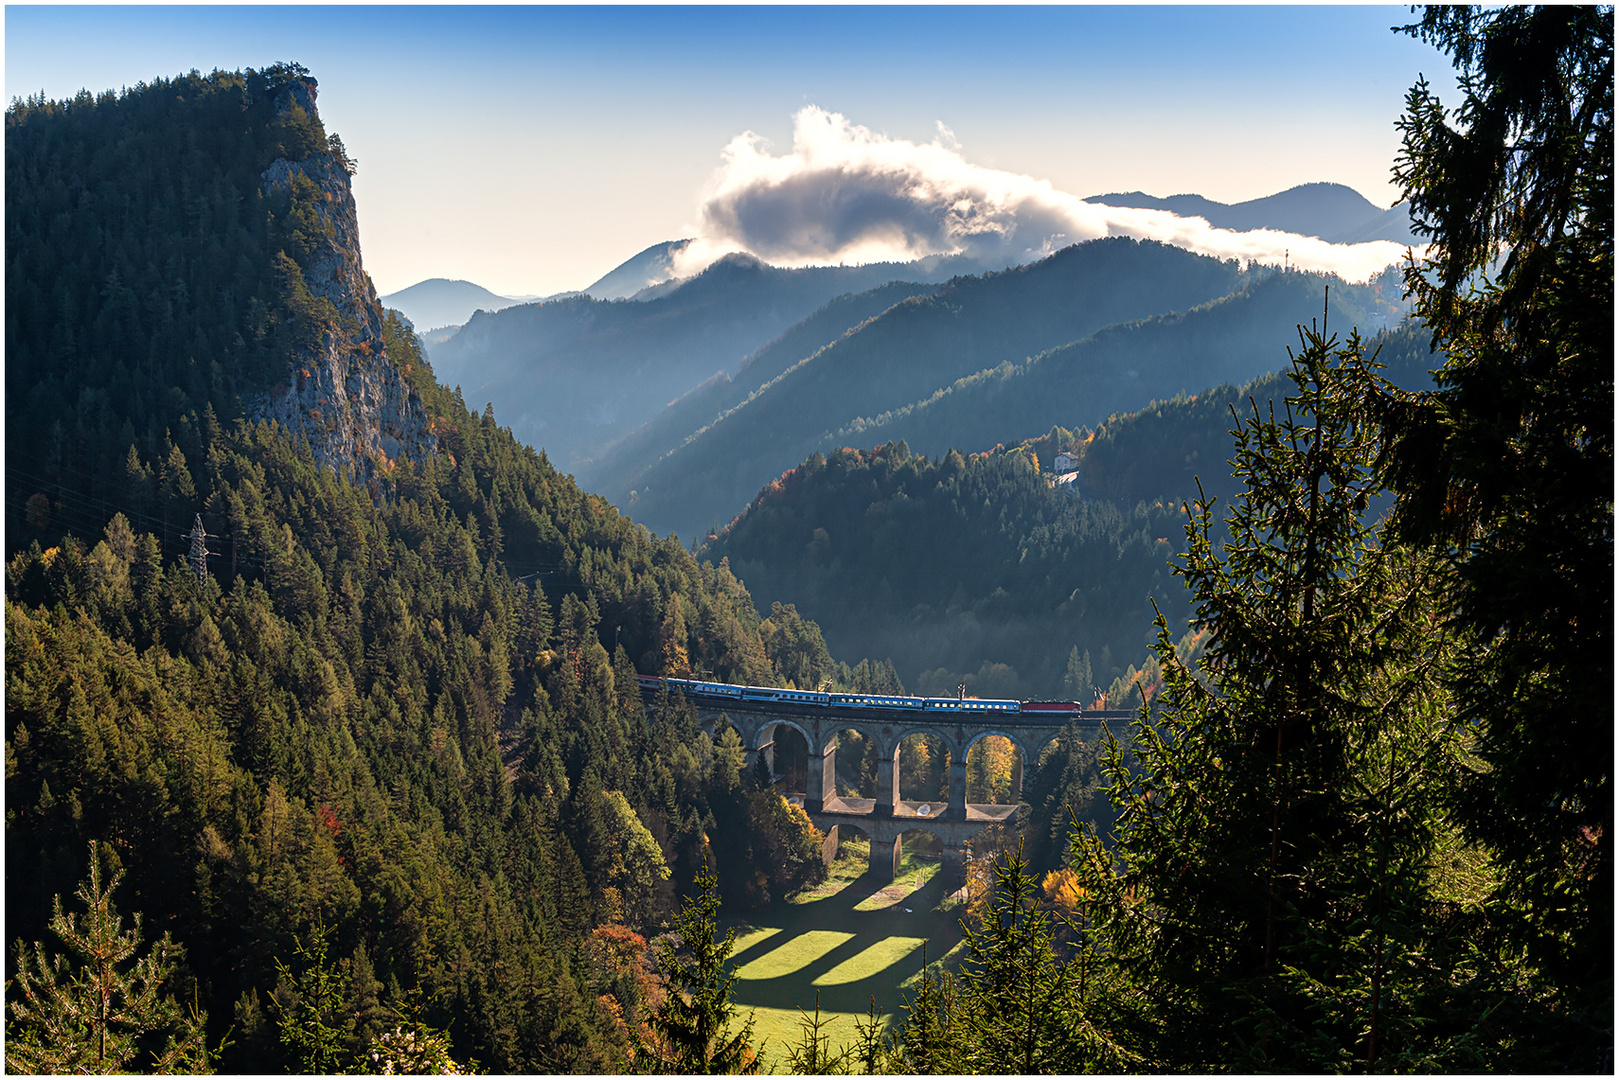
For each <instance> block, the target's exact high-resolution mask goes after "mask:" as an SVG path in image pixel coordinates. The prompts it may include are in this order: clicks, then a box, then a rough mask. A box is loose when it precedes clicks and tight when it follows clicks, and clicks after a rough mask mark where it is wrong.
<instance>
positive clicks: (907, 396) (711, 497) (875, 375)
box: [606, 239, 1242, 533]
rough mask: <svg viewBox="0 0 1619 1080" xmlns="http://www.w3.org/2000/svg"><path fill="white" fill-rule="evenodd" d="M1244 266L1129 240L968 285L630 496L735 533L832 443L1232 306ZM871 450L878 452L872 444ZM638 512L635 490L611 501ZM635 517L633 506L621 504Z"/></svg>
mask: <svg viewBox="0 0 1619 1080" xmlns="http://www.w3.org/2000/svg"><path fill="white" fill-rule="evenodd" d="M1241 277H1242V271H1240V270H1239V269H1238V267H1237V265H1236V264H1235V263H1234V262H1221V261H1220V260H1218V259H1212V258H1209V257H1207V256H1201V255H1194V254H1192V253H1190V252H1186V251H1183V250H1181V249H1179V248H1172V247H1167V246H1165V245H1162V244H1157V243H1151V242H1144V241H1136V240H1129V239H1110V240H1100V241H1093V242H1090V243H1086V244H1077V245H1075V246H1073V247H1070V248H1067V249H1065V250H1063V251H1060V252H1058V253H1057V254H1055V255H1053V256H1051V257H1050V258H1048V259H1045V260H1042V261H1041V262H1039V263H1034V264H1031V265H1028V266H1020V267H1016V268H1014V269H1011V270H1006V271H1003V272H1001V273H998V274H985V275H983V276H981V277H967V278H957V279H954V280H952V281H951V282H949V283H947V284H946V285H945V286H943V287H941V288H939V289H937V290H935V291H934V292H932V293H930V294H928V295H926V296H918V297H914V298H912V299H910V300H907V301H905V302H903V303H901V304H897V305H895V306H894V307H892V308H890V309H888V310H887V311H885V312H884V313H883V314H882V315H880V316H878V317H877V318H875V319H872V320H870V321H868V322H866V323H864V324H862V325H861V326H860V327H859V328H858V330H857V331H855V332H854V333H851V334H849V335H847V336H846V337H844V338H841V339H839V340H838V341H836V342H834V343H832V344H831V345H828V346H827V347H826V348H824V349H822V350H820V351H819V352H818V353H816V354H814V355H813V356H809V357H806V358H805V359H803V360H802V361H800V362H799V363H797V364H795V365H794V366H793V367H791V368H789V369H788V370H787V371H786V372H784V373H783V374H782V375H781V376H780V377H778V378H777V379H775V380H774V381H772V382H771V383H769V384H768V385H766V386H765V387H764V388H763V389H762V390H760V391H759V392H758V393H756V394H754V395H753V396H752V397H751V398H750V399H749V400H747V401H746V402H745V403H744V404H742V405H740V406H738V407H736V408H734V409H732V410H731V411H730V412H728V413H726V414H725V415H724V416H722V417H721V418H720V419H719V420H717V421H715V422H714V423H713V424H711V425H710V426H709V427H708V428H707V429H706V430H704V431H702V432H701V433H699V434H698V435H697V436H696V437H694V438H692V439H691V440H690V441H689V442H687V443H685V444H684V445H683V446H681V447H680V448H679V449H678V450H676V451H674V452H673V453H670V454H669V455H667V456H666V457H664V458H662V459H661V460H659V461H657V462H654V463H651V464H650V466H649V467H648V468H647V470H646V472H645V473H644V474H643V475H641V476H639V477H636V478H635V479H634V480H632V481H630V482H629V483H630V484H631V486H632V487H633V488H634V489H635V490H636V492H637V495H636V497H635V498H634V499H633V500H630V501H629V503H628V505H629V506H630V507H633V509H632V510H631V512H632V513H634V514H635V515H636V517H637V519H638V520H644V521H646V522H647V523H648V524H650V525H652V527H654V528H659V529H673V530H675V531H677V532H681V533H689V532H691V531H693V530H706V529H708V528H710V527H711V526H712V525H714V524H715V523H716V522H718V523H723V522H725V521H727V520H729V519H730V518H731V517H732V516H733V515H734V514H735V513H736V509H737V508H738V507H740V506H741V505H742V504H743V503H744V502H745V501H746V500H747V499H748V497H749V496H750V495H751V494H752V493H753V492H754V491H757V490H758V488H759V486H760V485H761V484H763V483H765V482H767V481H768V480H769V479H770V478H771V477H772V476H775V475H777V474H779V473H780V472H781V471H782V470H783V469H787V468H791V467H792V466H793V465H795V464H796V463H798V462H800V461H802V460H804V458H805V457H806V456H808V455H809V454H810V453H811V452H813V451H815V450H822V451H825V450H830V449H832V448H834V447H836V446H838V445H840V444H839V443H837V442H836V441H833V439H832V433H833V432H835V431H837V430H839V429H841V428H842V427H843V426H845V425H846V424H848V423H849V422H851V421H853V420H855V419H856V418H857V417H860V416H872V415H876V414H879V413H881V412H883V411H885V410H889V409H895V408H901V407H903V406H905V405H909V404H911V403H912V402H914V401H917V400H920V399H924V398H926V397H927V396H928V395H930V394H932V393H933V392H934V391H936V390H938V389H939V388H940V387H944V386H948V385H950V384H951V383H952V382H954V381H955V380H956V379H959V378H962V377H963V376H967V375H971V374H972V373H974V372H977V371H981V370H983V369H984V368H988V367H994V366H995V365H996V364H998V363H1000V362H1002V361H1007V360H1010V361H1020V360H1022V359H1024V358H1025V357H1027V356H1030V355H1033V354H1035V353H1039V352H1043V351H1045V350H1046V349H1049V348H1052V347H1054V346H1056V345H1061V344H1066V343H1067V342H1070V341H1074V340H1076V339H1078V338H1082V337H1085V336H1086V335H1088V334H1091V333H1094V332H1095V331H1096V330H1098V329H1100V328H1101V327H1103V326H1106V325H1108V324H1110V323H1115V322H1124V321H1129V320H1134V319H1141V318H1146V317H1148V316H1151V315H1155V314H1157V313H1159V312H1162V311H1172V310H1181V309H1184V308H1188V307H1192V306H1195V305H1197V304H1201V303H1205V302H1207V301H1209V300H1212V299H1214V298H1216V297H1220V296H1224V295H1225V294H1226V293H1228V292H1230V291H1231V290H1232V289H1234V288H1236V287H1237V286H1238V284H1239V282H1240V280H1241ZM867 445H870V444H867ZM606 493H607V494H608V495H609V496H610V497H614V498H618V499H621V500H622V499H627V498H628V491H621V492H615V491H610V490H609V491H607V492H606ZM621 505H623V503H622V502H621Z"/></svg>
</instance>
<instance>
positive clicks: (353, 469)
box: [249, 78, 438, 481]
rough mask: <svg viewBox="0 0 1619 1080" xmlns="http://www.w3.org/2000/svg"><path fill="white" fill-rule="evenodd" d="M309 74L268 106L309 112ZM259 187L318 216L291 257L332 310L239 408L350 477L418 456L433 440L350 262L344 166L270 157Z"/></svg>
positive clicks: (360, 274) (373, 297) (354, 246)
mask: <svg viewBox="0 0 1619 1080" xmlns="http://www.w3.org/2000/svg"><path fill="white" fill-rule="evenodd" d="M315 95H316V83H315V80H314V79H312V78H302V79H296V80H294V81H292V82H291V83H289V84H287V85H286V86H285V87H283V88H282V89H281V92H280V95H279V96H278V98H277V100H276V111H277V114H278V115H280V114H284V113H286V112H289V111H291V110H293V108H294V106H296V107H298V108H302V109H303V110H304V111H305V112H307V113H309V114H310V115H311V116H314V115H316V113H315ZM263 178H264V186H265V190H266V192H267V193H268V192H273V191H278V190H279V191H285V192H288V193H292V194H296V193H297V189H299V188H300V187H303V185H302V184H301V183H300V181H307V182H308V183H309V184H311V185H313V188H314V190H313V193H312V196H313V197H312V199H311V198H309V197H308V196H310V195H311V193H310V192H309V191H308V190H307V189H305V191H304V196H305V197H304V198H303V203H304V204H305V205H311V204H312V208H313V212H314V215H315V216H316V218H317V219H318V220H319V223H320V227H321V228H320V235H318V236H315V237H313V244H312V247H311V249H310V250H309V251H308V253H307V254H306V255H305V256H304V257H303V258H302V259H300V260H298V262H299V269H300V270H301V271H302V275H303V284H304V286H305V288H307V290H308V292H309V294H310V296H311V297H313V298H314V299H315V300H317V301H320V300H325V301H328V302H330V304H331V307H332V310H333V312H334V313H335V317H334V318H330V319H328V320H326V322H327V325H326V326H325V327H324V330H323V331H322V333H321V335H320V342H319V345H318V346H316V347H315V348H313V349H306V350H305V351H303V352H302V353H300V354H299V355H298V357H297V358H296V359H295V361H294V363H293V369H292V373H291V376H290V378H289V380H288V382H287V385H286V388H285V389H284V390H282V389H277V390H274V391H271V392H269V393H267V394H265V395H263V396H261V397H260V398H259V400H257V401H255V402H253V403H251V404H250V407H249V416H250V418H252V419H255V420H273V421H276V422H277V423H279V424H280V425H281V426H282V427H283V428H285V429H286V430H287V431H288V432H290V433H291V434H292V435H293V436H294V437H298V436H302V437H304V438H307V439H308V440H309V445H310V448H311V450H313V452H314V455H315V460H316V461H318V462H320V463H321V464H322V465H326V466H328V467H330V468H332V469H334V470H336V471H337V472H338V473H340V474H341V473H344V472H347V473H348V475H350V476H351V477H353V478H354V479H355V480H359V481H363V480H365V479H368V478H370V477H371V476H372V475H374V474H375V472H376V471H377V470H379V469H381V470H387V469H388V468H390V467H391V464H392V462H393V461H395V460H396V459H398V458H400V457H406V458H409V459H411V460H413V461H420V460H422V459H423V458H425V457H427V456H428V455H430V454H432V453H433V452H434V451H435V450H436V449H437V442H438V440H437V438H436V437H435V436H434V434H433V432H432V430H431V424H430V421H429V417H428V416H427V413H426V410H425V409H424V408H423V406H422V401H421V398H420V396H419V395H418V394H417V393H416V391H415V390H414V389H413V388H412V387H411V385H410V384H409V383H408V382H407V381H406V380H405V378H404V376H403V374H402V373H401V372H400V370H399V367H398V365H397V364H396V363H395V362H394V360H393V359H392V358H391V357H389V355H388V351H387V349H386V347H385V346H384V342H383V334H382V305H381V304H380V303H379V301H378V299H377V292H376V289H375V287H374V286H373V285H372V284H371V279H370V278H369V277H368V276H367V275H366V273H365V270H364V268H363V267H362V266H361V264H360V227H359V219H358V216H357V214H356V212H355V207H354V194H353V190H352V188H351V186H350V181H349V174H348V171H347V169H346V168H345V165H344V163H343V162H342V161H341V160H340V159H339V158H338V156H337V155H336V154H333V153H330V152H325V151H321V152H316V153H313V154H310V155H309V156H308V157H306V158H305V159H304V160H302V161H288V160H286V159H285V158H280V159H277V160H276V161H275V162H274V163H272V164H271V166H270V167H269V168H268V169H266V170H265V171H264V173H263Z"/></svg>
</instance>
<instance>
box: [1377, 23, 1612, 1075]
mask: <svg viewBox="0 0 1619 1080" xmlns="http://www.w3.org/2000/svg"><path fill="white" fill-rule="evenodd" d="M1404 29H1405V31H1406V32H1409V33H1412V34H1413V35H1415V36H1418V37H1421V38H1422V39H1423V40H1424V41H1427V42H1428V43H1430V44H1432V45H1435V46H1436V47H1438V48H1439V49H1441V50H1442V51H1443V52H1445V53H1446V54H1448V55H1449V56H1450V57H1452V58H1453V59H1454V60H1455V62H1456V65H1457V67H1458V69H1459V71H1460V73H1461V77H1460V85H1461V91H1462V95H1463V100H1462V103H1461V105H1460V107H1459V108H1456V109H1454V110H1447V109H1445V108H1444V106H1443V105H1442V103H1441V102H1440V101H1439V99H1438V98H1437V97H1435V96H1434V95H1433V94H1431V93H1430V91H1429V88H1428V84H1427V83H1426V81H1420V82H1418V84H1417V85H1416V86H1415V87H1413V88H1412V90H1411V91H1410V94H1409V95H1408V97H1407V104H1406V111H1405V115H1404V117H1403V118H1402V119H1401V121H1400V125H1399V126H1400V128H1401V130H1402V133H1403V136H1404V139H1403V147H1402V150H1401V153H1400V156H1399V158H1398V159H1397V161H1396V166H1395V179H1396V181H1397V182H1398V183H1400V185H1401V186H1402V188H1403V190H1404V193H1405V195H1406V197H1407V198H1408V199H1409V200H1410V203H1411V207H1412V219H1413V222H1414V227H1415V229H1416V231H1417V232H1418V233H1419V234H1420V235H1422V236H1424V237H1425V238H1426V239H1427V240H1428V241H1429V247H1428V250H1427V254H1426V257H1425V258H1423V259H1421V260H1419V261H1415V262H1413V263H1412V264H1411V265H1410V266H1409V267H1408V269H1407V272H1406V283H1407V286H1408V288H1409V289H1410V291H1411V293H1412V294H1413V297H1414V300H1415V308H1416V312H1417V314H1418V315H1419V316H1420V318H1421V320H1422V322H1423V324H1424V325H1425V326H1426V328H1427V329H1428V330H1430V331H1431V332H1432V334H1433V340H1434V346H1435V348H1436V349H1437V350H1438V351H1439V352H1440V353H1441V354H1442V358H1443V363H1442V365H1441V366H1440V367H1439V370H1438V371H1437V373H1436V374H1437V381H1438V383H1439V386H1438V389H1436V390H1432V391H1428V392H1426V393H1405V394H1402V393H1395V392H1386V391H1382V390H1380V389H1379V388H1378V387H1375V386H1372V387H1365V388H1361V389H1360V392H1359V393H1360V400H1361V402H1362V403H1363V404H1364V406H1365V407H1366V411H1367V414H1368V415H1369V416H1370V417H1371V418H1372V419H1373V420H1374V421H1375V422H1376V424H1377V426H1378V427H1379V428H1380V429H1381V430H1380V435H1381V438H1382V441H1383V445H1384V453H1383V456H1382V459H1381V461H1380V464H1381V466H1382V467H1383V469H1384V472H1385V474H1386V477H1387V483H1388V485H1389V487H1390V488H1391V489H1392V490H1393V491H1395V492H1396V493H1397V494H1398V496H1399V499H1398V503H1397V521H1398V524H1399V526H1400V530H1401V534H1402V536H1404V537H1405V538H1406V539H1407V540H1409V541H1412V542H1416V543H1421V544H1423V545H1425V546H1427V547H1429V548H1430V549H1432V550H1434V551H1436V552H1438V553H1439V554H1441V555H1442V556H1445V557H1447V558H1449V559H1450V560H1451V561H1452V562H1453V563H1454V565H1455V568H1456V573H1455V575H1454V576H1453V577H1452V578H1451V579H1449V581H1447V583H1446V584H1447V588H1446V593H1445V602H1446V604H1447V607H1449V608H1450V609H1451V611H1452V612H1453V616H1452V617H1453V621H1454V624H1455V626H1456V627H1457V629H1458V630H1459V631H1461V632H1463V633H1465V634H1467V635H1468V636H1469V638H1470V642H1471V643H1470V645H1469V647H1468V648H1467V649H1466V650H1464V651H1462V652H1461V653H1459V654H1458V660H1457V663H1456V664H1455V666H1454V668H1453V670H1452V673H1451V680H1450V681H1451V685H1452V686H1453V687H1454V689H1455V693H1456V697H1457V702H1458V706H1459V713H1460V715H1461V717H1462V718H1463V719H1464V720H1465V721H1466V722H1467V723H1469V724H1471V725H1474V726H1475V727H1476V729H1477V731H1478V735H1479V746H1478V751H1479V754H1480V756H1481V757H1482V758H1483V759H1484V761H1485V762H1486V763H1487V764H1488V766H1489V767H1488V768H1487V769H1485V770H1481V771H1479V772H1478V773H1476V774H1474V775H1473V776H1472V777H1471V778H1470V779H1469V781H1468V783H1467V784H1466V786H1465V789H1464V792H1463V795H1462V797H1461V799H1460V802H1459V805H1460V808H1461V810H1462V812H1463V815H1464V818H1465V821H1466V824H1467V827H1468V831H1469V834H1470V835H1471V836H1472V837H1474V838H1476V839H1478V840H1480V841H1483V842H1485V843H1487V844H1488V845H1489V846H1490V848H1491V849H1492V850H1493V851H1494V852H1495V853H1496V855H1497V856H1498V861H1499V863H1500V865H1501V867H1502V869H1503V872H1504V874H1505V878H1504V881H1503V883H1502V888H1501V889H1500V890H1499V892H1498V894H1497V900H1498V901H1499V902H1500V903H1501V904H1503V905H1506V907H1508V908H1510V909H1511V911H1512V912H1514V913H1515V914H1514V915H1513V917H1512V920H1511V921H1513V922H1515V923H1516V926H1517V927H1518V930H1519V931H1520V932H1519V933H1518V935H1517V936H1518V937H1519V938H1520V939H1521V940H1522V941H1523V942H1524V944H1525V946H1526V947H1527V948H1528V949H1530V951H1531V956H1532V959H1533V961H1534V963H1535V964H1536V965H1537V966H1538V967H1539V968H1540V969H1541V970H1542V971H1543V972H1544V974H1545V976H1546V977H1547V978H1548V979H1549V980H1550V982H1551V984H1552V985H1554V986H1555V987H1557V991H1558V993H1560V994H1564V995H1566V996H1567V1002H1568V1003H1569V1004H1575V1003H1578V1007H1580V1008H1584V1009H1588V1010H1590V1013H1591V1020H1592V1021H1593V1023H1594V1024H1595V1027H1596V1031H1597V1034H1595V1036H1594V1037H1595V1039H1596V1042H1597V1043H1598V1044H1601V1045H1606V1046H1609V1047H1611V1042H1612V1036H1611V1030H1612V1028H1611V1017H1612V1008H1613V1006H1612V1002H1613V921H1614V916H1613V889H1614V885H1613V829H1614V821H1613V782H1612V763H1613V643H1612V631H1613V591H1614V586H1613V415H1614V414H1613V372H1614V358H1613V340H1614V315H1613V208H1614V192H1613V164H1614V149H1613V86H1614V75H1613V30H1614V12H1613V8H1612V7H1611V6H1591V5H1571V6H1546V7H1526V6H1505V7H1498V8H1489V7H1468V6H1443V7H1439V6H1436V7H1430V8H1428V9H1426V10H1425V11H1424V13H1423V16H1422V19H1421V21H1420V22H1419V23H1418V24H1416V25H1414V26H1410V27H1406V28H1404ZM1604 1029H1605V1030H1606V1031H1607V1032H1608V1034H1606V1035H1603V1034H1600V1032H1601V1031H1602V1030H1604ZM1593 1052H1596V1053H1602V1052H1603V1051H1601V1050H1600V1049H1598V1048H1597V1047H1595V1046H1594V1047H1593ZM1608 1053H1609V1055H1610V1056H1609V1058H1608V1060H1609V1062H1610V1063H1611V1051H1608ZM1588 1063H1589V1062H1588ZM1570 1064H1571V1065H1572V1064H1573V1063H1572V1062H1571V1063H1570Z"/></svg>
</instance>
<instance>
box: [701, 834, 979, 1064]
mask: <svg viewBox="0 0 1619 1080" xmlns="http://www.w3.org/2000/svg"><path fill="white" fill-rule="evenodd" d="M867 858H868V848H867V846H866V844H865V843H863V842H859V841H851V842H847V843H845V844H844V847H843V851H842V852H841V853H840V856H839V858H838V859H837V860H836V862H835V863H834V864H833V866H832V867H831V868H830V870H831V872H830V874H829V875H828V880H827V882H826V883H825V884H823V885H822V886H819V887H818V888H816V889H813V890H806V892H805V893H803V894H800V895H798V896H795V897H793V898H791V899H790V900H788V901H785V902H780V903H777V904H775V905H773V906H772V907H771V908H770V909H769V910H768V911H765V912H763V913H760V914H756V915H755V916H753V919H752V921H751V922H750V923H744V922H741V921H740V920H739V921H736V922H733V923H731V924H730V925H733V926H736V927H737V929H738V934H737V944H736V948H735V950H734V951H733V952H732V954H731V956H732V961H731V962H732V964H733V965H735V968H734V970H735V971H736V973H737V976H738V978H737V981H736V983H735V984H734V989H735V995H734V1000H735V1002H736V1005H737V1008H738V1012H739V1014H740V1015H741V1016H744V1017H745V1016H746V1015H747V1014H748V1012H750V1011H751V1012H753V1014H754V1020H755V1027H754V1038H755V1045H758V1044H759V1042H760V1041H761V1040H763V1041H764V1043H765V1045H764V1047H763V1051H762V1062H763V1064H764V1066H765V1067H766V1068H767V1069H768V1068H781V1067H782V1066H781V1064H780V1063H781V1062H783V1061H784V1060H785V1058H786V1051H787V1048H788V1047H790V1046H793V1045H796V1044H797V1042H798V1040H799V1037H800V1033H799V1021H800V1014H799V1009H803V1010H804V1011H805V1012H810V1013H813V1012H814V1010H815V998H816V993H817V992H819V993H820V1002H821V1015H822V1017H823V1018H824V1017H829V1016H830V1017H834V1018H835V1020H834V1024H833V1026H832V1027H831V1028H829V1029H828V1031H829V1033H830V1034H831V1036H832V1045H833V1047H834V1048H837V1047H839V1046H846V1045H852V1044H853V1042H854V1038H855V1027H854V1021H855V1019H856V1018H857V1017H858V1018H864V1017H865V1016H866V1015H867V1012H868V1010H869V1009H870V1006H871V1002H872V1000H873V998H875V999H876V1003H877V1011H878V1013H879V1014H880V1015H883V1016H886V1017H888V1018H889V1021H890V1023H892V1022H893V1018H894V1016H895V1015H896V1014H898V1013H899V1011H900V1007H901V1005H902V1003H903V1000H904V999H903V997H902V994H901V986H902V985H903V984H905V983H906V981H907V980H910V979H912V978H914V976H916V975H917V974H918V973H919V972H920V970H921V967H922V949H923V946H924V945H925V946H926V949H927V957H928V961H929V964H928V966H929V967H930V968H932V967H934V965H935V962H936V961H938V960H940V959H941V958H945V957H947V956H950V955H952V950H955V948H956V946H957V943H958V942H959V941H960V940H961V925H960V923H959V922H958V921H957V918H958V913H957V912H956V911H955V910H941V909H940V908H939V905H940V903H941V901H942V900H943V891H944V890H943V888H942V884H941V882H940V881H939V879H938V870H939V863H938V862H937V861H936V860H929V859H915V858H914V857H912V856H910V855H909V853H907V854H906V856H905V858H904V859H903V861H902V862H901V875H900V878H899V880H898V881H896V882H894V883H893V884H891V885H890V884H888V883H886V882H880V881H878V880H877V879H875V878H873V877H870V876H867V875H866V873H865V870H866V866H867ZM919 878H920V881H921V882H922V886H921V889H920V890H918V889H917V886H916V883H917V881H918V880H919ZM907 907H909V908H910V909H911V910H910V911H909V912H907V911H906V910H905V909H906V908H907ZM909 992H910V991H907V994H908V993H909Z"/></svg>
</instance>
